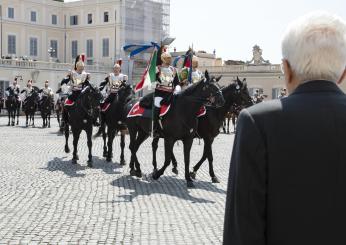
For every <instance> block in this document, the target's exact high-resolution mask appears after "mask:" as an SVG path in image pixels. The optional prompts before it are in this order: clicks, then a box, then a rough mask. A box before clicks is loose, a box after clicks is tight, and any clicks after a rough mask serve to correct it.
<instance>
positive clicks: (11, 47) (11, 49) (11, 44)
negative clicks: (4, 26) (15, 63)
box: [7, 35, 16, 54]
mask: <svg viewBox="0 0 346 245" xmlns="http://www.w3.org/2000/svg"><path fill="white" fill-rule="evenodd" d="M7 43H8V44H7V45H8V49H7V52H8V54H16V36H14V35H8V40H7Z"/></svg>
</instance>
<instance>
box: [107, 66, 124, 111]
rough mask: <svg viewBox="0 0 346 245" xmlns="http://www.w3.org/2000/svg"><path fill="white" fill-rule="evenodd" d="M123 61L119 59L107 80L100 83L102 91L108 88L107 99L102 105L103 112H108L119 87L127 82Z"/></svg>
mask: <svg viewBox="0 0 346 245" xmlns="http://www.w3.org/2000/svg"><path fill="white" fill-rule="evenodd" d="M121 64H122V61H121V60H118V61H117V63H116V64H115V65H114V67H113V72H112V73H109V74H108V76H107V77H106V78H105V80H104V81H103V82H102V83H101V84H100V91H102V90H104V89H105V90H106V96H107V97H106V99H105V101H104V103H103V105H102V112H106V111H107V110H108V108H109V106H110V105H111V104H112V103H113V101H114V99H115V97H116V95H117V93H118V91H119V88H120V86H121V85H122V84H126V83H127V81H128V76H127V75H125V74H123V73H121Z"/></svg>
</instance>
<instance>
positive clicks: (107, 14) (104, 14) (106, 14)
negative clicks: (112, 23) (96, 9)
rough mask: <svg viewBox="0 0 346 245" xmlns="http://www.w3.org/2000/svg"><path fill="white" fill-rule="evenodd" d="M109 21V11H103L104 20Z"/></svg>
mask: <svg viewBox="0 0 346 245" xmlns="http://www.w3.org/2000/svg"><path fill="white" fill-rule="evenodd" d="M108 21H109V13H108V12H104V13H103V22H108Z"/></svg>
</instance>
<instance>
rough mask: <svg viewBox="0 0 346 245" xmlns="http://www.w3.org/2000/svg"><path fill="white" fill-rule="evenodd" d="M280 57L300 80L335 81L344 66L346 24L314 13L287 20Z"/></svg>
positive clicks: (345, 66) (322, 13)
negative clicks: (292, 20) (287, 25)
mask: <svg viewBox="0 0 346 245" xmlns="http://www.w3.org/2000/svg"><path fill="white" fill-rule="evenodd" d="M282 56H283V59H285V60H287V61H288V63H289V65H290V67H291V69H292V71H293V73H294V74H295V76H296V77H297V79H298V80H299V81H300V82H304V81H311V80H329V81H334V82H337V81H339V79H340V78H341V76H342V74H343V73H344V71H345V68H346V23H345V21H344V20H342V19H341V18H340V17H338V16H335V15H332V14H329V13H326V12H314V13H311V14H308V15H306V16H304V17H302V18H300V19H298V20H297V21H294V22H293V23H291V25H290V26H289V27H288V28H287V30H286V33H285V35H284V37H283V40H282Z"/></svg>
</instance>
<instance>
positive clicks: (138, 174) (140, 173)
mask: <svg viewBox="0 0 346 245" xmlns="http://www.w3.org/2000/svg"><path fill="white" fill-rule="evenodd" d="M136 177H138V178H142V171H141V170H137V171H136Z"/></svg>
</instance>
